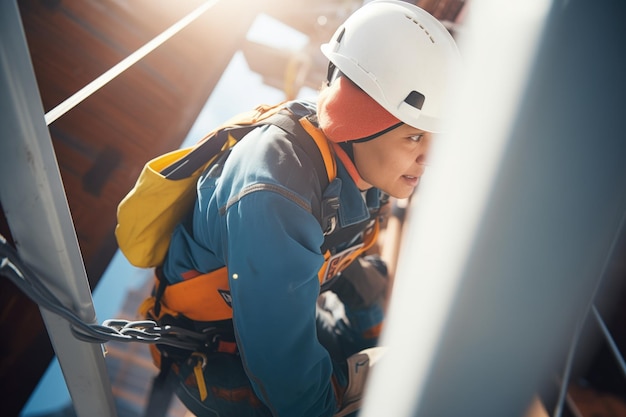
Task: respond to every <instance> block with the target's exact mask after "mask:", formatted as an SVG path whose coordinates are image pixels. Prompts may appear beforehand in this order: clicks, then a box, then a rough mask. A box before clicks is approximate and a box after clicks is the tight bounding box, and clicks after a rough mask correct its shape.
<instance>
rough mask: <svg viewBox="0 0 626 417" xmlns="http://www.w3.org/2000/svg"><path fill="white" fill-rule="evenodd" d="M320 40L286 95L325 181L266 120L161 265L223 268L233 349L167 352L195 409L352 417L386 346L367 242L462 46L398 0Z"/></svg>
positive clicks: (170, 269) (422, 161) (380, 289)
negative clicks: (302, 80) (313, 69)
mask: <svg viewBox="0 0 626 417" xmlns="http://www.w3.org/2000/svg"><path fill="white" fill-rule="evenodd" d="M322 52H323V53H324V55H325V56H326V57H327V58H328V60H329V69H328V79H327V80H326V83H324V86H323V87H322V88H321V89H320V91H319V94H318V97H317V100H316V102H308V101H295V102H291V103H288V104H287V105H286V106H287V107H288V108H290V109H291V111H292V112H295V113H297V114H300V115H303V117H305V118H306V119H307V120H309V121H310V122H311V123H312V125H313V127H314V129H315V130H316V131H317V132H318V134H320V135H322V136H323V138H324V140H326V141H328V142H327V143H328V144H329V146H330V149H331V150H332V158H333V163H334V164H335V165H336V178H334V179H333V181H332V182H331V183H330V185H328V186H327V187H326V188H325V189H322V187H321V186H320V183H321V182H320V179H319V178H318V174H316V170H315V169H314V168H313V166H314V162H313V159H314V156H313V155H311V154H310V152H308V151H306V150H305V149H303V148H302V147H299V146H295V145H294V143H293V142H292V141H290V140H287V138H286V135H288V133H286V132H285V131H284V130H282V129H280V128H279V127H277V126H272V125H266V126H262V127H258V128H256V129H254V130H253V131H252V132H250V133H249V134H247V135H246V136H245V137H244V138H243V139H242V140H241V141H240V142H239V143H238V144H237V145H235V146H234V148H233V149H232V151H231V152H230V153H229V155H228V158H227V159H225V161H224V162H223V164H222V165H221V166H220V167H219V170H216V169H214V167H213V169H209V170H207V172H205V174H203V175H202V176H201V177H200V180H199V182H198V186H197V201H196V204H195V209H194V213H193V218H192V219H191V221H190V222H189V224H187V225H185V226H182V225H181V226H179V227H178V228H177V229H176V230H175V232H174V234H173V236H172V240H171V245H170V247H169V251H168V253H167V257H166V260H165V263H164V265H163V268H162V269H161V270H160V274H161V279H163V280H166V281H167V283H168V285H170V286H176V285H177V284H179V283H181V282H184V281H186V280H189V279H194V277H195V276H197V275H199V274H205V273H209V272H210V271H214V270H217V269H219V268H223V267H226V270H227V273H228V285H229V287H230V288H229V291H228V292H227V293H226V292H225V293H224V294H223V296H224V297H225V299H226V300H227V301H228V303H229V305H230V307H232V319H231V320H226V321H225V323H220V326H222V327H220V328H223V329H225V330H224V332H225V333H227V332H229V331H230V332H232V335H233V338H232V347H233V349H232V350H231V351H229V352H226V351H219V352H215V353H213V354H209V355H204V356H203V357H202V366H200V367H199V368H198V367H197V366H196V365H197V363H196V362H194V361H185V362H181V363H175V364H174V370H175V372H173V373H172V375H173V376H171V378H173V382H172V383H173V385H174V386H175V391H176V394H177V395H178V397H179V398H180V400H181V401H182V402H183V403H184V404H185V405H186V406H187V407H188V409H189V410H190V411H191V412H192V413H194V414H195V415H196V416H197V417H203V416H239V417H241V416H288V417H291V416H294V417H307V416H310V417H313V416H316V417H322V416H325V417H331V416H345V415H352V414H353V413H356V412H358V409H359V406H360V404H361V399H362V393H363V389H364V387H365V383H366V380H365V379H364V377H366V376H367V374H368V372H367V370H368V369H369V368H371V366H373V364H374V363H375V362H376V360H377V358H379V357H380V355H381V349H382V347H380V346H378V341H379V336H380V330H381V328H382V324H383V319H384V307H383V303H384V300H385V299H386V296H387V294H388V292H389V290H390V289H389V279H388V277H387V274H386V267H385V264H384V262H382V261H381V260H380V259H379V258H377V257H376V256H375V255H371V254H367V253H365V252H362V249H363V247H365V246H367V244H369V243H371V242H370V240H371V239H370V237H371V236H372V235H373V234H374V233H375V230H374V229H375V228H376V227H377V226H376V221H377V219H378V217H379V216H380V210H381V206H383V205H384V204H385V203H386V201H387V198H388V197H389V196H391V197H394V198H400V199H402V198H407V197H410V196H411V195H412V194H413V192H414V190H415V189H416V187H417V186H418V184H419V182H420V178H421V177H422V175H423V174H424V170H425V168H426V161H427V157H428V153H429V148H430V147H431V144H432V141H433V135H434V134H435V133H437V132H439V131H440V130H441V128H442V120H441V119H442V114H443V112H444V108H445V100H444V98H445V96H446V94H447V87H448V85H449V80H450V74H451V73H452V71H453V70H454V69H455V68H456V67H457V65H458V60H459V56H458V51H457V47H456V44H455V42H454V40H453V38H452V36H451V35H450V33H449V32H448V31H447V30H446V28H445V27H444V26H443V25H442V24H441V23H440V22H439V21H438V20H437V19H435V18H434V17H433V16H431V15H430V14H428V13H427V12H425V11H424V10H422V9H420V8H419V7H417V6H414V5H412V4H410V3H407V2H404V1H398V0H374V1H371V2H369V3H367V4H365V5H364V6H362V7H361V8H359V9H358V10H356V11H355V12H354V13H353V14H352V15H351V16H350V17H348V18H347V20H346V21H345V22H344V23H343V24H342V25H341V26H340V27H339V28H338V30H337V31H336V32H335V34H334V35H333V37H332V38H331V40H330V41H329V42H328V43H327V44H324V45H323V46H322ZM331 194H332V195H335V196H337V197H338V210H337V212H336V217H335V218H334V219H332V220H333V221H332V222H330V223H329V224H330V226H329V228H325V227H324V225H321V224H320V221H319V218H320V213H319V209H318V208H319V207H320V204H321V202H322V201H324V200H325V198H326V197H327V196H328V195H331ZM330 229H333V230H330ZM337 236H339V238H338V237H337ZM357 250H361V252H358V253H359V256H357V257H354V256H350V255H351V254H354V253H355V251H357ZM342 259H351V263H350V264H349V265H345V263H344V264H342V262H341V260H342ZM320 271H321V272H320ZM201 308H202V306H201ZM217 336H219V334H217ZM224 340H226V338H225V339H224ZM199 381H200V383H199Z"/></svg>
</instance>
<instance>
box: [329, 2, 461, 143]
mask: <svg viewBox="0 0 626 417" xmlns="http://www.w3.org/2000/svg"><path fill="white" fill-rule="evenodd" d="M321 49H322V52H323V53H324V55H325V56H326V57H327V58H328V59H329V60H330V62H331V63H332V64H334V65H335V66H336V67H337V69H339V70H340V71H341V72H342V73H343V74H345V75H346V76H347V77H348V78H349V79H350V80H352V81H353V82H354V83H355V84H356V85H357V86H359V87H360V88H361V89H362V90H363V91H365V92H366V93H367V94H368V95H369V96H370V97H371V98H373V99H374V100H375V101H376V102H378V104H380V105H381V106H382V107H383V108H384V109H385V110H387V111H388V112H389V113H391V114H392V115H393V116H395V117H396V118H398V119H399V120H401V121H402V122H404V123H406V124H408V125H411V126H413V127H415V128H418V129H421V130H425V131H429V132H437V131H440V130H441V126H440V119H441V117H442V111H443V101H444V97H445V95H446V87H447V86H448V85H449V81H450V76H451V74H452V73H453V71H456V69H457V68H458V66H459V63H460V57H459V52H458V49H457V46H456V43H455V42H454V39H453V38H452V35H451V34H450V33H449V32H448V30H447V29H446V28H445V27H444V26H443V25H442V24H441V23H440V22H439V21H438V20H437V19H436V18H435V17H433V16H432V15H430V14H429V13H427V12H426V11H424V10H423V9H421V8H419V7H417V6H415V5H413V4H410V3H406V2H404V1H398V0H374V1H372V2H370V3H367V4H366V5H364V6H363V7H361V8H360V9H358V10H357V11H356V12H354V13H353V14H352V15H351V16H350V17H348V19H347V20H346V21H345V22H344V23H343V24H342V25H341V26H340V27H339V28H338V29H337V31H336V32H335V34H334V35H333V37H332V39H331V41H330V42H329V43H326V44H324V45H322V47H321Z"/></svg>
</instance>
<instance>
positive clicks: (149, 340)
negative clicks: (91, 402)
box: [0, 235, 212, 351]
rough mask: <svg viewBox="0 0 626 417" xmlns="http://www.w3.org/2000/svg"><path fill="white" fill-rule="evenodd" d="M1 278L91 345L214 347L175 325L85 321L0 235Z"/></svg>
mask: <svg viewBox="0 0 626 417" xmlns="http://www.w3.org/2000/svg"><path fill="white" fill-rule="evenodd" d="M0 275H3V276H6V277H7V278H9V279H10V280H11V281H12V282H13V283H14V284H15V285H16V286H17V287H18V288H19V289H20V290H21V291H22V292H23V293H24V294H25V295H26V296H28V298H30V299H31V300H32V301H33V302H35V303H37V304H38V305H39V306H40V307H42V308H45V309H46V310H48V311H50V312H52V313H54V314H56V315H58V316H60V317H62V318H64V319H65V320H67V321H68V322H69V324H70V329H71V331H72V334H73V335H74V337H76V338H77V339H79V340H82V341H85V342H89V343H99V344H102V343H106V342H109V341H116V342H140V343H146V344H157V343H158V344H162V345H168V346H173V347H176V348H181V349H185V350H191V351H195V350H199V349H202V348H206V347H208V346H210V345H211V343H212V341H211V340H210V338H209V335H210V333H208V332H207V333H197V332H193V331H189V330H187V329H183V328H180V327H176V326H170V325H165V326H159V325H158V323H156V322H154V321H151V320H140V321H129V320H121V319H110V320H106V321H104V322H103V323H102V324H101V325H98V324H90V323H86V322H84V321H83V320H82V319H81V318H80V317H79V316H78V315H77V314H76V313H74V312H73V311H72V310H70V309H69V308H67V307H65V306H64V305H63V303H62V302H61V301H60V300H59V299H58V298H57V297H56V296H55V295H54V293H52V291H50V290H49V289H48V288H47V287H46V286H45V285H44V284H43V283H42V282H41V280H39V279H38V277H37V275H36V274H35V273H33V271H32V270H31V269H30V268H29V267H28V266H27V265H26V264H24V263H23V262H22V260H21V259H20V258H19V256H18V254H17V252H16V250H15V249H14V248H13V247H12V246H11V245H9V243H8V242H7V240H6V239H5V238H4V236H2V235H0Z"/></svg>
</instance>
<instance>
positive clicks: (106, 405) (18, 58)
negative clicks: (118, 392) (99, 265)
mask: <svg viewBox="0 0 626 417" xmlns="http://www.w3.org/2000/svg"><path fill="white" fill-rule="evenodd" d="M0 91H1V92H2V93H1V94H0V104H1V109H2V111H1V113H0V129H1V132H2V136H1V137H0V199H1V200H2V205H3V207H4V210H5V215H6V218H7V221H8V224H9V227H10V229H11V233H12V235H13V237H14V239H15V241H16V242H17V249H18V252H19V254H20V256H21V258H22V259H23V260H24V262H26V263H27V264H29V265H30V266H31V267H32V269H33V270H34V271H36V272H37V273H38V275H39V276H40V277H41V278H42V279H44V280H45V282H46V284H48V285H49V287H50V289H51V290H53V291H54V292H55V294H57V295H58V296H59V297H60V298H61V299H63V300H65V302H66V305H67V306H68V307H69V308H71V309H73V310H74V311H75V312H76V313H77V314H78V315H79V317H81V318H82V319H83V320H84V321H85V322H88V323H95V322H96V317H95V311H94V308H93V303H92V299H91V291H90V288H89V284H88V281H87V276H86V273H85V269H84V266H83V261H82V256H81V252H80V249H79V246H78V241H77V238H76V234H75V230H74V226H73V222H72V217H71V215H70V212H69V208H68V204H67V200H66V196H65V191H64V188H63V183H62V181H61V177H60V173H59V169H58V165H57V162H56V157H55V154H54V149H53V147H52V142H51V138H50V134H49V132H48V128H47V126H46V122H45V119H44V111H43V107H42V104H41V98H40V95H39V91H38V88H37V83H36V80H35V74H34V70H33V67H32V63H31V60H30V54H29V52H28V46H27V43H26V38H25V35H24V30H23V27H22V24H21V18H20V14H19V9H18V7H17V4H16V2H15V1H1V2H0ZM41 313H42V316H43V319H44V321H45V324H46V328H47V330H48V334H49V336H50V339H51V341H52V344H53V346H54V350H55V352H56V354H57V357H58V359H59V363H60V365H61V369H62V371H63V374H64V377H65V380H66V383H67V385H68V389H69V392H70V395H71V397H72V401H73V404H74V409H75V411H76V414H77V415H78V416H79V417H99V416H102V417H115V416H116V415H117V413H116V410H115V406H114V402H113V395H112V393H111V386H110V382H109V378H108V375H107V372H106V368H105V363H104V356H103V350H102V347H101V346H100V345H97V344H96V345H94V344H90V343H84V342H80V341H78V340H77V339H75V338H74V337H73V336H72V334H71V331H70V329H69V326H68V323H67V322H66V321H65V320H63V319H61V318H59V317H58V316H56V315H54V314H52V313H50V312H48V311H46V310H42V311H41Z"/></svg>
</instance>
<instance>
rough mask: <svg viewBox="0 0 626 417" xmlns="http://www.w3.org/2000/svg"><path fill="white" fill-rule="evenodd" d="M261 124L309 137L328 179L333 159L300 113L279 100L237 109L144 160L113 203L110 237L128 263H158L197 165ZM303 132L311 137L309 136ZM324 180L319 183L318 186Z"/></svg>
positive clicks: (186, 202) (191, 192)
mask: <svg viewBox="0 0 626 417" xmlns="http://www.w3.org/2000/svg"><path fill="white" fill-rule="evenodd" d="M307 122H308V123H307ZM262 124H274V125H277V126H279V127H281V128H282V129H283V130H286V131H287V132H288V133H293V135H292V136H294V137H296V138H300V140H301V142H303V144H307V143H306V142H310V144H309V146H311V145H316V146H314V147H317V149H318V150H319V152H320V153H321V155H322V158H321V160H320V164H322V163H323V166H321V167H319V168H318V170H320V171H321V170H324V171H326V175H323V176H320V178H326V179H327V180H328V183H330V182H332V180H333V179H334V178H335V176H336V165H335V160H334V157H333V155H332V153H331V149H330V146H329V144H328V142H327V140H326V138H325V137H324V136H323V134H322V133H321V132H320V131H319V130H317V129H316V128H315V127H314V126H313V125H312V124H311V123H310V122H309V121H308V120H307V119H306V118H302V119H300V118H298V117H297V116H295V115H294V114H293V112H291V111H290V110H289V109H288V107H286V106H285V103H280V104H277V105H274V106H266V105H263V106H259V107H257V108H256V109H254V110H252V111H250V112H246V113H243V114H239V115H237V116H235V117H234V118H232V119H230V120H228V121H227V122H226V123H224V124H223V125H222V126H220V127H219V128H217V129H215V130H214V131H212V132H210V133H209V134H208V135H206V136H205V137H204V138H203V139H201V140H200V141H199V142H198V143H197V144H195V145H194V146H191V147H187V148H184V149H179V150H176V151H173V152H169V153H166V154H164V155H161V156H159V157H157V158H155V159H153V160H151V161H149V162H148V163H147V164H146V165H145V166H144V168H143V170H142V172H141V174H140V175H139V178H138V179H137V182H136V183H135V186H134V187H133V188H132V190H130V192H129V193H128V194H127V195H126V197H125V198H124V199H123V200H122V201H121V202H120V204H119V206H118V209H117V226H116V228H115V237H116V239H117V243H118V245H119V248H120V250H121V251H122V253H123V254H124V256H126V258H127V259H128V261H129V262H130V263H131V264H132V265H134V266H137V267H140V268H151V267H157V266H159V265H161V264H162V263H163V260H164V259H165V254H166V253H167V249H168V247H169V243H170V237H171V235H172V232H173V231H174V228H175V227H176V225H177V224H179V223H180V221H181V220H182V219H183V217H184V216H185V215H186V214H187V213H188V212H189V210H190V209H191V207H192V204H193V201H194V200H195V197H196V188H195V184H196V182H197V180H198V178H199V176H200V174H201V173H202V171H203V170H204V169H205V168H206V167H207V166H208V165H210V164H211V163H212V162H213V161H214V160H216V159H217V158H219V157H220V156H221V155H222V154H223V153H224V152H225V151H226V150H228V149H229V148H231V147H232V146H233V145H234V144H235V143H237V141H239V140H240V139H241V138H243V137H244V136H245V135H246V134H247V133H249V132H250V131H251V130H253V129H254V128H256V127H257V126H260V125H262ZM303 129H304V131H305V132H306V133H304V132H303ZM303 136H307V137H309V136H310V137H312V138H313V140H314V142H311V141H310V140H308V139H306V138H303ZM305 141H306V142H305ZM316 160H317V159H314V161H316ZM327 185H328V184H322V189H324V188H325V187H326V186H327Z"/></svg>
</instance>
